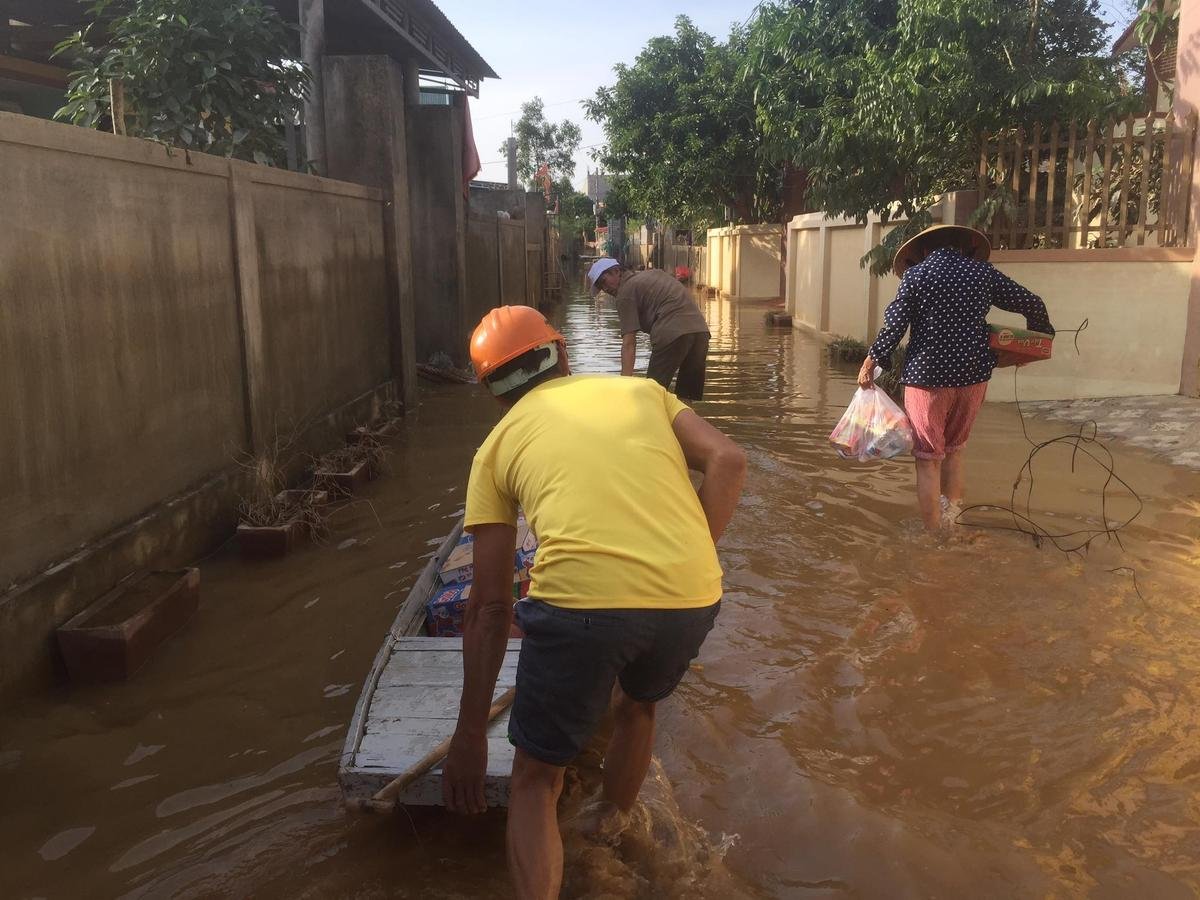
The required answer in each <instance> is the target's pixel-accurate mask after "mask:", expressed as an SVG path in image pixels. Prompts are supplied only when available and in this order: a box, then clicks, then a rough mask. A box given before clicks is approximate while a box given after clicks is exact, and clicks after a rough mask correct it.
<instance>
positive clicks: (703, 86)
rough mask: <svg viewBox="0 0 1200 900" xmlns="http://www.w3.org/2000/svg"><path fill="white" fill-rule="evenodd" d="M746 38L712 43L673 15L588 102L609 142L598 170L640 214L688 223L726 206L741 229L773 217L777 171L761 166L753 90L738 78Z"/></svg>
mask: <svg viewBox="0 0 1200 900" xmlns="http://www.w3.org/2000/svg"><path fill="white" fill-rule="evenodd" d="M745 40H746V35H745V33H744V32H743V31H741V30H740V29H735V30H734V31H733V33H732V34H731V35H730V37H729V40H728V41H727V42H726V43H719V42H717V41H716V40H714V39H713V38H712V37H711V36H710V35H708V34H705V33H704V32H703V31H700V30H699V29H698V28H696V26H695V25H693V24H692V21H691V20H690V19H689V18H688V17H687V16H679V17H678V18H677V19H676V20H675V33H674V34H673V35H667V36H663V37H656V38H654V39H652V40H651V41H650V42H649V43H647V44H646V46H645V48H643V50H642V51H641V53H639V54H638V56H637V59H636V60H635V61H634V63H633V64H632V65H624V64H621V65H618V66H616V68H615V71H616V75H617V78H616V81H615V83H614V84H612V85H611V86H610V87H605V88H601V89H600V91H599V92H597V94H596V96H595V98H593V99H592V100H589V101H587V102H585V104H584V106H585V109H586V110H587V114H588V117H589V118H591V119H593V120H594V121H596V122H599V123H601V124H602V125H603V127H604V131H605V136H606V138H607V144H606V145H605V147H604V148H603V150H602V151H601V152H600V154H599V159H600V161H601V163H602V164H603V166H604V168H605V169H606V170H607V171H610V172H614V173H618V174H620V175H622V176H623V177H624V179H625V183H626V187H627V194H628V198H629V200H630V201H631V202H632V204H633V205H634V206H636V207H638V208H639V209H640V210H641V211H643V212H645V213H647V214H649V215H654V216H656V217H659V218H661V219H663V220H668V221H672V222H679V223H681V224H688V225H694V226H703V225H705V224H711V223H714V222H719V221H724V218H725V215H724V213H725V210H726V209H727V208H728V209H729V210H731V211H732V216H733V218H734V219H735V220H736V221H738V222H750V221H762V220H764V219H773V218H774V216H775V212H776V209H777V207H778V203H779V169H778V167H777V166H771V165H763V163H762V161H761V160H760V157H759V153H758V133H757V127H756V124H755V108H754V103H753V95H752V86H751V85H749V84H748V83H747V82H746V81H745V80H743V79H739V78H738V73H739V70H740V68H741V66H742V63H743V59H744V53H745Z"/></svg>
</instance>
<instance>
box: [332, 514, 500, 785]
mask: <svg viewBox="0 0 1200 900" xmlns="http://www.w3.org/2000/svg"><path fill="white" fill-rule="evenodd" d="M462 531H463V525H462V521H461V520H460V521H459V523H458V524H457V525H456V526H455V528H454V530H453V531H451V532H450V534H449V536H448V537H447V538H446V540H445V541H443V542H442V545H441V547H439V548H438V551H437V553H436V554H434V556H433V558H432V559H430V560H429V563H428V564H427V565H426V566H425V569H424V571H422V572H421V577H420V578H418V579H417V583H416V584H415V585H413V588H412V590H411V591H410V592H409V594H408V597H407V598H406V599H405V601H404V604H403V605H402V606H401V607H400V612H399V614H397V616H396V619H395V621H394V622H393V623H392V627H391V629H390V630H389V631H388V635H387V637H386V638H385V639H384V642H383V646H382V647H381V648H380V649H379V653H378V654H376V656H375V662H374V663H373V664H372V666H371V671H370V673H369V674H368V675H367V680H366V683H365V684H364V685H363V692H362V696H361V697H359V698H358V705H357V706H356V707H355V709H354V718H353V719H352V720H351V722H350V730H349V732H348V733H347V735H346V744H345V747H344V748H343V750H342V758H341V762H340V764H339V766H338V783H339V784H340V785H341V788H342V795H343V796H344V797H345V799H346V800H347V802H348V803H350V804H352V805H353V804H358V805H361V803H363V802H365V801H368V800H369V798H371V797H372V796H373V795H374V794H375V793H376V792H377V791H379V790H380V789H382V788H383V787H385V786H386V785H387V784H389V783H390V782H391V781H393V780H394V779H395V778H398V777H399V776H400V775H402V774H404V773H405V772H407V771H408V769H409V768H410V767H412V766H413V765H414V764H415V763H417V762H418V761H419V760H420V759H422V758H423V757H424V756H426V755H427V754H428V753H429V752H430V751H432V750H433V749H435V748H436V747H437V745H438V744H439V743H441V742H442V741H444V740H445V739H446V738H449V737H450V736H451V735H452V734H453V733H454V726H455V724H456V722H457V720H458V704H459V700H460V698H461V694H462V680H463V674H462V672H463V669H462V638H451V637H427V636H425V634H424V626H425V603H426V601H427V600H428V599H429V597H430V596H431V595H432V594H433V592H434V591H435V590H437V589H438V587H439V585H440V581H439V579H438V572H439V571H440V570H441V568H442V565H443V564H444V563H445V561H446V559H447V557H449V555H450V553H451V551H452V550H454V548H455V546H456V545H457V544H458V540H459V538H460V537H461V536H462ZM520 648H521V642H520V640H510V641H509V642H508V653H507V655H506V656H505V658H504V664H503V666H502V667H501V669H500V677H499V678H498V679H497V682H496V691H495V695H494V697H493V700H494V699H496V698H498V697H499V696H500V695H501V694H503V693H504V692H505V691H507V690H508V689H509V688H511V687H513V686H514V685H515V684H516V678H517V654H518V653H519V652H520ZM507 734H508V713H507V711H506V712H504V713H502V714H501V715H500V716H498V717H497V718H496V719H495V720H494V721H493V722H492V723H491V725H490V727H489V728H488V768H487V776H486V780H485V783H484V789H485V794H486V796H487V802H488V804H489V805H490V806H507V805H508V785H509V780H510V779H511V777H512V762H513V752H514V751H513V747H512V745H511V744H509V742H508V738H507ZM396 799H397V802H399V803H402V804H409V805H414V806H440V805H442V770H441V766H440V764H439V765H438V766H436V767H434V768H433V769H432V770H430V771H429V772H428V773H426V774H425V775H423V776H422V777H420V778H418V779H417V780H416V781H415V782H413V784H411V785H410V786H409V787H408V788H407V789H406V790H405V791H403V792H402V793H401V794H400V795H399V796H398V797H397V798H396Z"/></svg>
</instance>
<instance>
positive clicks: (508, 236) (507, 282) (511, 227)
mask: <svg viewBox="0 0 1200 900" xmlns="http://www.w3.org/2000/svg"><path fill="white" fill-rule="evenodd" d="M496 225H497V229H498V232H499V247H500V302H501V303H502V304H504V305H505V306H509V305H513V304H516V305H524V304H525V303H526V300H527V299H528V294H527V292H526V281H525V274H526V265H527V261H526V258H525V223H524V222H518V221H513V220H511V219H498V220H497V222H496Z"/></svg>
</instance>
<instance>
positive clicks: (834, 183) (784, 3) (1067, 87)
mask: <svg viewBox="0 0 1200 900" xmlns="http://www.w3.org/2000/svg"><path fill="white" fill-rule="evenodd" d="M1109 24H1110V23H1108V22H1105V21H1104V20H1103V19H1102V18H1101V12H1100V5H1099V2H1098V0H1038V2H1029V0H904V2H900V0H883V2H880V0H768V2H765V3H763V4H761V5H760V6H759V7H758V10H757V12H756V14H755V16H754V18H753V19H752V20H751V21H750V22H749V24H748V25H747V26H745V27H740V26H739V27H735V28H734V29H733V30H732V32H731V33H730V35H729V37H728V39H727V40H725V41H718V40H716V39H714V38H713V37H711V36H710V35H707V34H705V33H704V32H702V31H700V30H699V29H697V28H696V27H695V25H693V23H692V22H691V20H690V19H689V18H688V17H687V16H680V17H679V18H677V19H676V23H675V32H674V34H673V35H667V36H663V37H658V38H654V39H652V40H651V41H650V42H649V43H647V44H646V46H645V47H644V48H643V50H642V51H641V53H640V54H639V55H638V56H637V58H636V60H635V61H634V62H633V63H632V64H631V65H618V66H617V67H616V69H615V72H616V79H615V81H614V82H613V83H612V84H611V85H609V86H607V87H603V88H601V89H600V90H599V91H598V92H597V94H596V96H595V97H594V98H593V99H592V100H590V101H588V102H586V103H585V109H586V113H587V115H588V116H589V117H590V118H591V119H593V120H594V121H596V122H598V123H600V124H601V125H602V126H603V128H604V131H605V135H606V138H607V143H606V145H605V146H604V147H603V148H602V150H601V151H600V152H599V153H598V159H599V161H600V163H601V164H602V165H603V166H604V167H605V169H606V170H607V171H609V172H611V173H613V174H614V175H615V176H616V177H617V178H618V179H619V180H620V183H621V184H622V191H623V193H624V194H625V196H626V198H627V200H628V203H629V204H630V206H631V207H633V208H636V209H637V210H638V211H639V212H641V213H644V214H646V215H650V216H654V217H656V218H661V219H664V220H669V221H672V222H678V223H681V224H686V225H691V226H693V227H700V228H702V227H704V226H706V225H711V224H714V223H721V222H725V221H733V222H753V221H771V220H777V218H778V215H779V213H780V207H781V202H782V198H783V192H784V179H785V174H788V173H790V174H791V176H792V177H793V179H794V183H799V184H801V185H803V205H804V208H806V209H809V210H824V211H826V212H828V213H830V214H831V215H839V216H850V217H853V218H856V219H858V220H860V221H861V220H864V219H865V218H866V217H867V216H868V215H869V214H871V213H876V214H878V215H880V216H881V217H882V218H884V219H885V220H887V219H889V218H898V217H906V218H908V219H910V220H911V221H912V223H913V225H912V227H913V228H915V227H919V225H920V224H921V223H922V221H924V220H926V219H927V210H928V209H929V207H930V206H931V204H932V203H933V202H934V201H935V200H936V199H937V198H938V197H939V196H940V195H941V194H943V193H944V192H946V191H949V190H954V189H960V188H966V187H971V186H973V185H974V182H975V175H976V173H977V167H978V159H979V155H978V154H979V136H980V133H981V132H983V131H985V130H995V129H998V128H1003V127H1006V126H1012V125H1018V124H1026V123H1030V122H1033V121H1041V122H1049V121H1051V120H1054V119H1060V120H1065V119H1068V118H1075V119H1088V118H1104V117H1106V116H1120V115H1127V114H1129V113H1130V112H1133V111H1136V110H1139V109H1144V106H1145V101H1144V99H1143V98H1142V96H1141V94H1140V91H1141V86H1140V85H1139V84H1137V83H1136V81H1135V79H1134V77H1131V73H1133V72H1135V71H1136V70H1135V68H1134V67H1133V66H1131V65H1129V61H1127V60H1126V61H1122V60H1114V59H1112V58H1111V57H1110V56H1109V55H1108V53H1107V48H1106V35H1107V32H1108V28H1109ZM792 211H793V212H795V211H797V210H792ZM895 234H896V238H895V239H899V238H900V237H902V235H903V232H899V233H895ZM889 259H890V256H889Z"/></svg>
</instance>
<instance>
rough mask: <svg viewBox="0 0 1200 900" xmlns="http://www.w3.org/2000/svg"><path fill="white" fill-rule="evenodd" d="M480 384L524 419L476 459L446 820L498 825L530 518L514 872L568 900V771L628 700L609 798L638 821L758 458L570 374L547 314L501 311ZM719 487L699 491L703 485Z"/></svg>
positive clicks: (494, 314)
mask: <svg viewBox="0 0 1200 900" xmlns="http://www.w3.org/2000/svg"><path fill="white" fill-rule="evenodd" d="M471 358H472V361H473V362H474V364H475V370H476V372H477V373H478V375H479V378H480V380H481V381H482V382H483V383H484V384H485V385H486V386H487V387H488V389H489V390H490V391H491V392H492V393H493V394H494V395H495V396H496V397H497V398H498V399H499V400H500V402H501V403H503V404H504V405H505V406H507V407H508V411H507V413H506V414H505V416H504V418H503V419H502V420H501V422H500V423H499V424H498V425H497V426H496V427H495V428H494V429H493V430H492V433H491V434H490V435H488V438H487V440H485V441H484V443H483V446H481V447H480V448H479V451H478V452H477V453H476V455H475V461H474V464H473V465H472V468H471V477H470V483H469V485H468V488H467V511H466V527H467V528H468V529H469V530H471V531H472V532H473V533H474V535H475V551H474V552H475V582H474V587H473V589H472V593H471V599H470V602H469V604H468V607H467V613H466V622H465V629H464V638H463V656H464V682H463V696H462V704H461V708H460V712H459V719H458V727H457V730H456V732H455V735H454V739H453V741H452V742H451V745H450V751H449V754H448V756H447V759H446V764H445V768H444V774H443V793H444V799H445V802H446V806H447V807H448V808H449V809H451V810H452V811H455V812H471V813H478V812H483V810H484V796H483V779H484V773H485V771H486V767H487V738H486V732H487V716H488V708H489V706H490V703H491V699H492V694H493V691H494V690H495V684H496V676H497V674H498V672H499V669H500V665H501V663H502V662H503V659H504V653H505V646H506V641H507V638H508V634H509V627H510V625H511V622H512V618H513V603H512V566H513V557H512V548H513V543H514V539H515V535H516V530H515V529H516V523H517V509H518V507H521V508H522V509H523V510H524V512H525V515H526V517H527V518H528V520H529V525H530V527H531V528H532V530H533V532H534V533H535V534H536V535H537V537H538V542H539V545H538V555H537V562H536V564H535V566H534V568H533V572H532V584H531V586H530V591H529V599H528V600H522V601H520V602H518V603H517V605H516V606H517V608H516V620H517V625H518V626H519V627H520V629H521V630H522V631H523V632H524V634H525V638H524V640H523V642H522V646H521V655H520V660H519V662H518V667H517V694H516V699H515V701H514V704H513V708H512V712H511V714H510V717H509V739H510V740H511V741H512V743H513V744H514V745H515V746H516V748H517V752H516V757H515V760H514V764H513V775H512V782H511V794H510V799H509V818H508V858H509V865H510V869H511V872H512V877H513V881H514V884H515V885H516V888H517V896H518V897H521V898H550V897H557V896H558V890H559V886H560V884H561V881H562V843H561V839H560V838H559V831H558V825H557V815H556V807H557V802H558V795H559V793H560V791H561V789H562V778H563V767H564V766H565V765H566V764H567V763H568V762H570V760H571V759H572V758H573V757H574V756H575V755H576V754H577V753H578V752H579V751H580V750H581V749H582V748H583V746H584V744H585V743H586V742H587V741H588V739H589V738H590V737H591V735H592V733H593V731H594V730H595V728H596V726H597V724H598V723H599V721H600V719H601V718H602V716H603V715H604V713H605V711H606V710H607V709H608V707H609V704H610V700H611V703H612V706H613V710H614V714H615V727H614V730H613V734H612V738H611V740H610V741H609V745H608V750H607V753H606V755H605V763H604V799H605V800H606V801H608V802H609V803H610V804H612V806H613V807H615V808H616V809H617V810H620V811H624V812H627V811H628V810H629V809H631V808H632V806H633V804H634V802H635V801H636V799H637V794H638V790H639V789H640V787H641V784H642V781H643V780H644V779H645V776H646V772H647V770H648V767H649V764H650V752H651V749H652V746H653V742H654V710H655V704H656V703H658V702H659V701H660V700H664V699H666V698H667V697H668V696H670V694H671V693H672V692H673V691H674V690H675V687H676V686H677V685H678V684H679V681H680V680H681V679H682V677H683V675H684V674H685V673H686V672H687V669H688V665H689V663H690V662H691V660H692V659H694V658H695V657H696V655H697V654H698V653H699V651H700V645H701V644H702V643H703V641H704V638H705V637H706V636H707V634H708V632H709V630H710V629H711V628H712V626H713V622H714V621H715V619H716V616H717V610H718V608H719V605H720V597H721V569H720V565H719V563H718V562H717V553H716V546H715V544H716V541H717V539H718V538H719V537H720V536H721V533H722V532H723V531H724V530H725V526H726V525H727V524H728V523H729V520H730V518H731V517H732V516H733V511H734V509H735V508H736V506H737V502H738V498H739V496H740V494H741V488H742V482H743V480H744V478H745V469H746V460H745V455H744V454H743V453H742V451H741V450H740V449H739V448H738V447H737V445H736V444H734V443H733V441H731V440H730V439H729V438H727V437H726V436H725V435H723V434H722V433H721V432H720V431H718V430H717V429H716V428H714V427H712V426H711V425H709V424H708V423H707V422H705V421H704V420H703V419H701V418H700V417H699V416H697V415H696V414H695V413H694V412H692V411H691V410H690V409H688V408H687V407H686V406H685V405H684V404H683V403H681V402H680V401H679V400H677V399H676V398H675V397H673V396H671V395H670V394H668V393H667V392H666V391H665V390H664V389H663V388H662V387H661V386H660V385H658V384H656V383H655V382H653V381H651V380H648V379H632V378H620V377H617V376H606V375H574V376H572V375H570V370H569V367H568V365H567V357H566V342H565V340H564V338H563V337H562V335H560V334H559V333H558V332H557V331H555V330H554V329H553V328H552V327H550V325H549V324H548V323H547V322H546V320H545V319H544V318H543V317H542V316H541V314H540V313H538V312H537V311H536V310H534V309H531V308H529V307H523V306H507V307H501V308H500V309H496V310H493V311H491V312H490V313H488V314H487V315H486V316H485V317H484V319H483V321H482V322H481V323H480V325H479V327H478V328H476V330H475V333H474V335H473V336H472V338H471ZM689 468H691V469H694V470H696V471H699V472H701V473H703V476H704V480H703V483H702V484H701V486H700V489H699V492H697V491H696V490H695V489H694V488H693V487H692V485H691V482H690V481H689V479H688V469H689Z"/></svg>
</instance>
